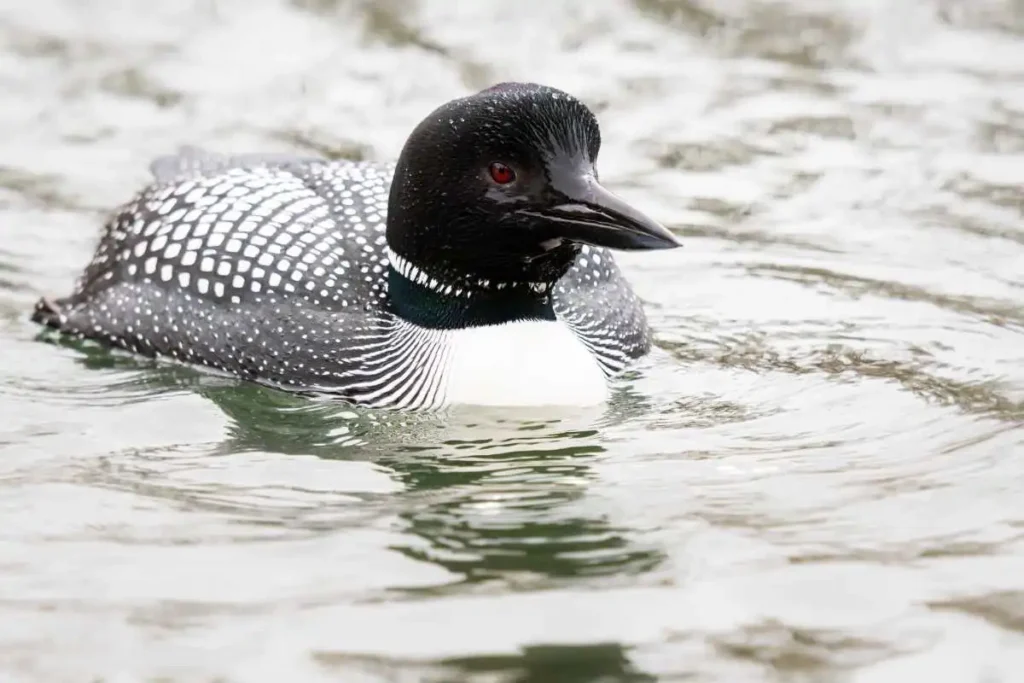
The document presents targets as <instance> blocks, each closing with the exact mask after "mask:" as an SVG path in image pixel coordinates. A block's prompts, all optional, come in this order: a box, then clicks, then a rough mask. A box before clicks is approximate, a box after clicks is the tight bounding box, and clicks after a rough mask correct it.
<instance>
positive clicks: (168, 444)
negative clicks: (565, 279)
mask: <svg viewBox="0 0 1024 683" xmlns="http://www.w3.org/2000/svg"><path fill="white" fill-rule="evenodd" d="M510 79H515V80H533V81H542V82H545V83H548V84H551V85H555V86H558V87H561V88H564V89H566V90H568V91H570V92H573V93H574V94H577V95H578V96H580V97H581V98H582V99H584V100H585V101H586V102H588V103H589V104H590V105H591V106H592V107H593V108H594V109H595V111H596V112H597V113H598V116H599V119H600V121H601V124H602V130H603V135H604V140H605V142H604V147H603V150H602V153H601V157H600V160H599V168H600V170H601V173H602V178H603V180H604V181H605V182H606V183H607V184H608V185H609V186H610V187H612V188H613V189H614V190H616V191H617V192H618V193H619V194H621V195H622V196H624V197H626V198H627V199H628V200H630V201H632V202H634V203H636V204H637V205H638V206H640V207H642V208H643V209H644V210H645V211H647V212H648V213H650V214H652V215H655V216H657V217H659V218H660V219H662V220H663V221H664V222H665V223H666V224H667V225H669V226H671V227H672V228H673V229H674V230H675V231H676V232H677V234H679V235H680V236H681V237H682V239H683V241H684V243H685V247H684V248H683V249H680V250H675V251H672V252H659V253H652V254H630V255H626V256H623V257H621V258H620V263H621V264H622V265H623V268H624V270H625V271H626V273H627V275H628V276H629V278H630V279H631V280H632V281H633V283H634V285H635V288H636V290H637V291H638V293H639V294H640V295H641V296H642V297H643V299H644V300H645V302H646V305H647V309H648V311H649V316H650V319H651V321H652V323H653V325H654V327H655V328H656V331H657V347H658V348H657V350H656V352H655V353H654V354H653V355H652V356H651V357H650V358H649V359H648V360H646V361H645V362H643V363H641V364H640V365H639V366H638V367H637V368H636V370H635V372H632V373H631V374H630V375H629V376H628V377H627V378H626V379H625V380H624V382H623V383H622V386H621V387H620V388H619V389H618V391H617V392H616V395H615V397H614V400H613V401H612V402H611V404H610V405H609V406H606V407H602V408H600V409H594V410H586V411H575V412H562V413H559V412H553V411H544V412H538V413H531V412H521V411H484V412H481V411H476V410H470V409H463V410H459V411H455V412H453V413H452V414H450V415H447V416H443V417H402V418H398V417H395V416H387V415H384V416H381V415H374V414H371V413H366V412H362V411H352V410H351V409H349V408H346V407H344V406H337V405H328V404H323V403H312V402H309V401H305V400H300V399H296V398H293V397H289V396H285V395H282V394H279V393H274V392H270V391H265V390H262V389H258V388H254V387H252V386H247V385H239V384H235V383H232V382H229V381H225V380H220V379H211V378H209V377H206V376H203V375H201V374H198V373H196V372H193V371H191V370H187V369H182V368H172V367H167V366H159V367H154V366H153V365H152V364H150V363H148V362H146V361H139V360H135V359H132V358H130V357H128V356H126V355H123V354H111V353H107V352H103V351H99V350H96V349H92V348H89V347H83V346H68V345H55V344H52V343H46V341H44V340H41V339H39V338H38V336H39V330H38V329H37V328H36V327H35V326H34V325H32V324H31V323H30V322H29V321H28V313H29V311H30V309H31V306H32V304H33V302H34V301H35V300H36V298H37V297H39V296H41V295H51V296H52V295H62V294H65V293H67V292H68V291H70V288H71V286H72V283H73V280H74V278H75V277H76V276H77V275H78V273H79V272H80V270H81V268H82V267H83V266H84V264H85V263H86V262H87V261H88V259H89V258H90V256H91V252H92V249H93V247H94V245H95V243H96V239H97V236H98V233H99V229H100V226H101V224H102V222H103V219H104V217H105V215H106V213H107V212H108V211H109V210H111V209H112V208H114V207H115V206H116V205H118V204H119V203H121V202H123V201H125V200H126V199H128V198H129V197H130V195H131V194H132V193H133V192H134V191H135V190H136V189H138V188H139V187H141V185H142V184H143V183H144V182H146V180H147V178H148V171H147V164H148V163H149V161H150V159H152V158H153V157H154V156H158V155H161V154H165V153H167V152H169V151H172V150H174V149H175V148H177V147H178V146H179V145H181V144H197V145H200V146H204V147H209V148H211V149H214V150H217V151H222V152H244V151H292V152H296V151H298V152H309V151H315V152H319V153H325V154H330V155H333V156H343V157H351V158H357V157H361V158H377V159H388V158H392V157H394V156H395V155H396V154H397V153H398V150H399V149H400V147H401V145H402V143H403V142H404V138H405V135H406V134H407V133H408V132H409V131H410V129H411V128H412V127H413V126H414V125H415V124H416V123H417V122H418V121H419V120H420V118H421V117H423V116H424V115H425V114H426V113H427V112H428V111H430V110H431V109H432V108H434V107H435V106H437V105H438V104H440V103H441V102H443V101H445V100H447V99H450V98H452V97H456V96H460V95H463V94H465V93H467V92H469V91H471V90H476V89H479V88H482V87H485V86H487V85H489V84H492V83H494V82H497V81H501V80H510ZM0 91H2V93H3V100H2V105H0V130H2V131H3V135H2V136H0V349H2V353H0V672H2V674H3V675H2V676H0V678H2V679H3V680H4V681H12V682H21V681H26V682H36V681H105V682H107V683H115V682H116V683H120V682H122V681H175V682H177V681H189V682H191V681H196V682H198V681H203V682H209V681H230V682H236V681H239V682H250V681H253V682H256V681H260V682H262V681H268V682H275V683H276V682H278V681H304V682H305V681H346V682H350V681H357V682H358V681H403V682H404V681H488V682H494V681H516V682H518V683H542V682H548V681H551V682H554V683H574V682H583V681H654V680H665V681H676V680H678V681H684V680H685V681H726V682H728V683H735V682H745V681H854V682H857V683H861V682H865V681H870V682H872V683H874V682H885V683H888V682H893V683H903V682H905V681H925V680H927V681H941V682H945V681H950V682H955V683H965V682H979V683H981V682H984V683H995V682H999V681H1007V682H1008V681H1019V680H1021V678H1020V676H1021V673H1020V672H1021V671H1024V191H1022V187H1024V3H1022V2H1020V1H1019V0H1001V1H1000V0H959V1H957V0H900V1H899V2H893V1H892V0H845V1H844V0H834V1H831V2H825V1H819V2H811V1H806V2H797V1H789V2H767V1H763V2H757V1H755V0H729V1H725V2H712V1H711V0H700V1H699V2H695V1H689V0H686V1H684V0H634V1H633V2H625V1H619V0H607V1H603V0H602V1H596V0H586V1H583V0H580V1H579V2H569V1H566V2H552V1H551V0H547V1H541V0H537V1H530V2H511V3H496V2H487V3H484V2H479V3H454V2H449V1H448V0H433V1H429V2H428V1H423V2H398V1H391V2H388V1H384V2H381V1H376V2H374V1H373V0H348V1H344V0H292V1H291V2H288V1H286V0H265V1H259V2H257V1H254V0H249V1H244V0H194V1H190V0H179V1H178V2H172V3H148V4H147V3H126V2H117V1H116V0H91V1H90V0H32V1H31V2H25V1H22V0H6V1H4V2H0Z"/></svg>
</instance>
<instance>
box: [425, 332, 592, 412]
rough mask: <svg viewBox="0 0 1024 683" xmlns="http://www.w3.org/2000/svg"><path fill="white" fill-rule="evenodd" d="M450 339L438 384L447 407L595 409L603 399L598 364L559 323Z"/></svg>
mask: <svg viewBox="0 0 1024 683" xmlns="http://www.w3.org/2000/svg"><path fill="white" fill-rule="evenodd" d="M450 335H451V336H450V337H449V340H450V351H449V354H448V363H447V368H446V370H447V371H446V372H445V377H444V380H443V381H444V396H445V402H446V403H448V404H454V405H457V404H463V405H467V404H468V405H485V406H544V405H594V404H597V403H601V402H602V401H604V400H605V399H607V398H608V382H607V380H606V379H605V376H604V373H603V372H602V371H601V367H600V366H599V365H598V363H597V360H596V359H595V358H594V356H593V354H591V353H590V351H589V350H587V348H586V347H585V346H584V345H583V343H582V342H581V341H580V340H579V339H578V338H577V337H576V335H575V334H574V333H573V331H572V330H570V329H569V328H568V327H567V326H566V325H565V324H564V323H562V322H559V321H546V320H531V321H521V322H514V323H506V324H503V325H491V326H487V327H473V328H469V329H465V330H457V331H453V332H451V333H450Z"/></svg>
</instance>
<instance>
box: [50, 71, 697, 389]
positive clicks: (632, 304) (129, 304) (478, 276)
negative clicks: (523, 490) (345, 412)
mask: <svg viewBox="0 0 1024 683" xmlns="http://www.w3.org/2000/svg"><path fill="white" fill-rule="evenodd" d="M599 146H600V134H599V132H598V128H597V123H596V121H595V120H594V117H593V115H592V114H591V113H590V111H589V110H588V109H587V108H586V107H585V106H584V105H583V104H582V103H580V102H579V101H578V100H576V99H575V98H573V97H571V96H570V95H567V94H566V93H563V92H561V91H558V90H555V89H553V88H548V87H544V86H537V85H532V84H502V85H500V86H495V87H494V88H490V89H488V90H485V91H482V92H480V93H477V94H476V95H472V96H470V97H467V98H462V99H459V100H454V101H453V102H449V103H448V104H446V105H443V106H442V107H440V108H438V109H437V110H435V111H434V112H432V113H431V114H430V115H429V116H428V117H427V118H426V119H424V121H423V122H422V123H421V124H420V125H419V126H418V127H417V128H416V130H414V132H413V133H412V134H411V135H410V137H409V139H408V141H407V143H406V145H405V148H404V149H403V151H402V154H401V156H400V157H399V160H398V161H397V163H395V164H380V163H372V162H349V161H331V160H326V159H319V158H298V157H289V156H280V155H243V156H236V157H229V156H219V155H215V154H210V153H206V152H202V151H200V150H196V149H192V148H187V149H184V150H183V151H182V152H181V153H180V154H179V155H177V156H172V157H166V158H161V159H158V160H157V161H155V162H154V163H153V164H152V167H151V169H152V172H153V174H154V177H155V180H154V182H153V183H152V184H151V185H149V186H148V187H146V188H145V189H143V190H142V191H141V192H140V193H139V194H138V195H137V196H136V197H135V198H134V199H133V200H132V201H130V202H129V203H128V204H126V205H124V206H123V207H122V208H121V209H120V210H119V211H118V212H117V213H116V215H115V216H113V217H112V218H111V220H110V221H109V222H108V223H107V225H106V229H105V232H104V234H103V236H102V239H101V240H100V243H99V246H98V248H97V251H96V253H95V256H94V258H93V260H92V262H91V263H90V264H89V265H88V266H87V267H86V270H85V272H84V274H83V275H82V277H81V278H80V279H79V281H78V283H77V286H76V287H75V290H74V292H73V293H72V294H71V295H70V296H68V297H66V298H64V299H59V300H56V301H50V300H46V299H44V300H42V301H40V302H39V303H38V304H37V306H36V309H35V311H34V313H33V319H34V320H35V321H36V322H39V323H42V324H45V325H47V326H50V327H54V328H57V329H59V330H61V331H62V332H65V333H68V334H72V335H77V336H80V337H84V338H91V339H95V340H98V341H100V342H102V343H105V344H107V345H110V346H114V347H120V348H124V349H128V350H131V351H133V352H136V353H138V354H142V355H145V356H152V357H169V358H172V359H175V360H178V361H181V362H185V363H189V364H194V365H199V366H206V367H209V368H213V369H216V370H220V371H223V372H227V373H230V374H232V375H236V376H238V377H241V378H244V379H247V380H252V381H256V382H259V383H262V384H266V385H271V386H275V387H278V388H282V389H287V390H291V391H298V392H303V393H310V394H326V395H330V396H332V397H337V398H339V399H343V400H348V401H351V402H354V403H360V404H365V405H369V406H375V407H394V408H413V409H423V408H437V407H441V406H445V405H449V404H452V403H487V404H492V405H495V404H497V405H502V404H504V405H514V404H524V403H525V404H546V403H587V402H593V401H598V400H601V399H602V398H603V397H604V394H605V392H606V390H607V387H606V382H607V379H608V378H610V377H612V376H614V375H615V374H616V373H618V372H619V371H621V370H622V369H623V368H624V367H626V366H627V364H628V363H629V362H630V361H632V360H634V359H636V358H638V357H640V356H642V355H644V354H645V353H647V351H648V350H649V348H650V332H649V329H648V326H647V321H646V318H645V316H644V312H643V309H642V307H641V305H640V302H639V300H638V299H637V297H636V296H635V294H634V293H633V291H632V290H631V288H630V287H629V284H628V283H627V282H626V280H625V279H624V278H623V277H622V275H621V273H620V271H619V269H618V268H617V266H616V264H615V261H614V259H613V256H612V254H611V252H609V251H608V249H607V248H606V247H612V248H620V249H652V248H667V247H672V246H676V245H677V243H676V241H675V239H674V238H673V237H672V236H671V234H670V233H669V232H668V231H666V230H665V229H664V228H662V227H661V226H660V225H658V224H657V223H655V222H654V221H652V220H651V219H649V218H647V217H645V216H643V215H642V214H640V213H639V212H636V211H635V210H634V209H632V208H631V207H629V206H628V205H626V204H625V203H623V202H622V201H621V200H619V199H616V198H615V197H614V196H613V195H611V194H610V193H607V191H605V190H604V189H603V188H601V187H600V185H599V184H598V183H597V179H596V171H595V169H594V162H595V160H596V156H597V150H598V148H599Z"/></svg>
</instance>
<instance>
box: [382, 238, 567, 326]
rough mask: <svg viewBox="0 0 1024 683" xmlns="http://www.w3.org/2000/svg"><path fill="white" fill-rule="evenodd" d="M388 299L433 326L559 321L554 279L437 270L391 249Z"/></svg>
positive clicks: (411, 318)
mask: <svg viewBox="0 0 1024 683" xmlns="http://www.w3.org/2000/svg"><path fill="white" fill-rule="evenodd" d="M389 262H390V265H389V268H388V299H389V301H390V306H391V309H392V311H393V312H394V313H395V314H396V315H397V316H399V317H400V318H402V319H403V320H406V321H408V322H411V323H413V324H414V325H417V326H420V327H426V328H430V329H461V328H466V327H480V326H484V325H500V324H502V323H509V322H515V321H517V320H554V319H555V312H554V308H553V306H552V303H551V293H552V290H553V287H554V283H548V282H543V283H531V282H493V281H490V280H486V279H483V278H474V277H463V276H459V275H458V274H451V273H449V274H445V273H440V272H436V273H432V272H431V271H430V270H429V269H428V268H425V267H420V266H417V265H415V264H413V263H412V262H410V261H408V260H406V259H405V258H403V257H401V256H399V255H397V254H395V253H394V252H391V253H390V254H389Z"/></svg>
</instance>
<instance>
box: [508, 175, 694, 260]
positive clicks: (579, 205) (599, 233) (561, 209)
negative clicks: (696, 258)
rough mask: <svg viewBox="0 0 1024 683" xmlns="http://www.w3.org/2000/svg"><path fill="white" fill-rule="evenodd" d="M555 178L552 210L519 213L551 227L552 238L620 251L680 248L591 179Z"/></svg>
mask: <svg viewBox="0 0 1024 683" xmlns="http://www.w3.org/2000/svg"><path fill="white" fill-rule="evenodd" d="M557 175H558V176H560V177H552V183H551V185H552V187H553V188H554V189H555V190H556V194H557V195H558V199H556V200H555V202H554V203H553V204H552V205H551V206H548V207H544V208H529V209H525V208H524V209H520V211H519V213H522V214H526V215H529V216H532V217H535V218H542V219H543V220H544V221H545V222H546V223H548V224H550V226H551V228H552V229H553V230H552V233H553V234H552V237H553V238H562V239H568V240H572V241H574V242H582V243H584V244H592V245H594V246H596V247H608V248H609V249H623V250H646V249H672V248H674V247H679V246H682V245H681V244H680V243H679V240H678V239H676V237H675V235H673V234H672V233H671V232H669V231H668V230H667V229H666V228H665V227H664V226H662V225H661V224H660V223H658V222H657V221H655V220H654V219H653V218H650V217H648V216H645V215H644V214H642V213H640V212H639V211H637V210H636V209H634V208H633V207H632V206H630V205H629V204H627V203H626V202H624V201H622V200H621V199H619V198H618V197H616V196H615V195H613V194H612V193H611V192H609V191H608V190H606V189H604V188H603V187H601V185H600V184H599V183H598V182H597V180H596V179H595V178H594V177H593V176H592V175H590V174H581V173H573V172H565V173H561V174H557Z"/></svg>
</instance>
